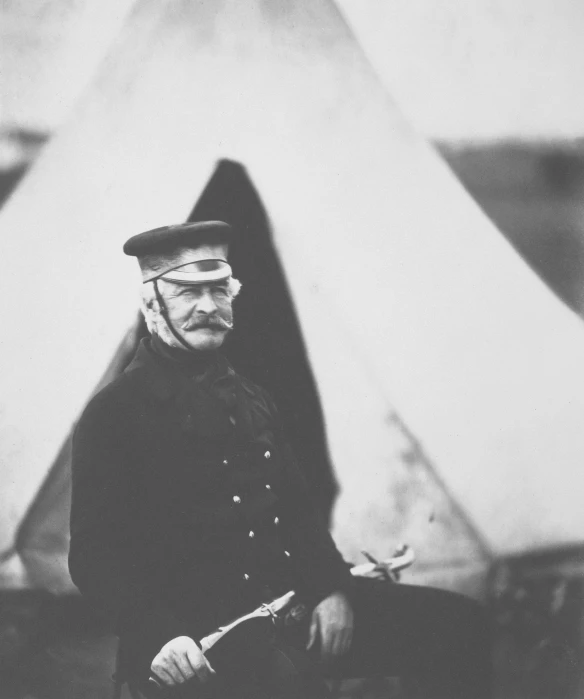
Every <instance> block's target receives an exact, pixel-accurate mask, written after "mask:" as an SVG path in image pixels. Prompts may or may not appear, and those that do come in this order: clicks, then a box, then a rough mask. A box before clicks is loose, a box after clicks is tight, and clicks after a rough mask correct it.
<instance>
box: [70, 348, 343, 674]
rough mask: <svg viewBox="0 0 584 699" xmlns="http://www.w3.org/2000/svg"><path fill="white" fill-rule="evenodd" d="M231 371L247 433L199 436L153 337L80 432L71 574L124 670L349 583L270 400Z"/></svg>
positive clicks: (180, 379)
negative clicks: (98, 613)
mask: <svg viewBox="0 0 584 699" xmlns="http://www.w3.org/2000/svg"><path fill="white" fill-rule="evenodd" d="M223 361H225V360H223ZM229 371H230V374H231V377H232V379H233V381H232V383H233V385H234V386H235V393H236V398H235V405H234V407H233V410H234V411H235V412H237V411H238V410H239V417H238V420H239V421H240V422H241V421H243V422H245V421H247V426H246V429H245V430H243V431H241V430H240V431H239V432H238V430H237V429H236V428H233V429H231V430H227V431H225V430H219V431H217V430H215V433H214V428H213V425H211V427H209V429H206V428H204V429H200V423H201V422H204V420H205V419H206V418H205V416H206V412H205V410H204V409H203V411H202V412H201V407H200V405H199V407H198V412H197V410H192V409H191V408H189V401H188V400H186V401H185V400H184V396H183V394H184V390H183V389H184V386H185V382H188V379H187V378H186V377H185V376H184V374H183V373H181V371H179V370H178V368H177V367H176V366H175V365H174V363H173V362H172V361H170V360H168V359H166V358H164V357H160V356H159V355H157V354H156V353H155V352H153V350H152V349H151V347H150V345H149V340H146V341H144V342H143V343H142V344H141V346H140V348H139V349H138V352H137V354H136V357H135V358H134V361H133V362H132V364H131V365H130V366H129V367H128V369H127V370H126V371H125V372H124V374H123V375H122V376H121V377H119V378H118V379H117V380H116V381H114V382H113V383H112V384H110V385H109V386H107V387H106V388H105V389H104V390H102V391H101V392H100V393H98V394H97V395H96V396H95V397H94V398H93V399H92V400H91V402H90V403H89V405H88V406H87V408H86V410H85V411H84V413H83V415H82V417H81V419H80V421H79V424H78V426H77V428H76V431H75V435H74V440H73V500H72V511H71V547H70V556H69V566H70V571H71V575H72V578H73V581H74V582H75V584H76V585H77V586H78V588H79V590H80V591H81V592H82V594H84V595H85V596H86V597H87V598H88V599H89V600H91V601H93V602H94V603H95V604H96V605H98V606H99V607H101V608H102V609H104V610H106V611H107V612H108V613H109V614H110V615H111V616H112V617H113V620H114V622H115V625H116V629H117V632H118V634H119V635H120V638H121V654H122V658H123V659H124V663H125V665H126V669H127V670H129V671H130V672H131V673H135V674H136V673H139V674H143V673H146V672H147V671H148V668H149V665H150V663H151V661H152V659H153V658H154V656H155V655H156V654H157V652H158V651H159V650H160V648H161V647H162V646H163V645H164V644H165V643H166V642H167V641H169V640H170V639H172V638H175V637H176V636H180V635H188V636H191V637H192V638H195V639H196V640H198V639H199V638H202V637H203V636H204V635H206V634H207V633H209V632H210V631H212V630H213V629H214V628H215V627H216V626H217V625H219V624H221V623H225V622H226V621H228V620H230V619H231V618H233V617H235V616H237V615H239V614H241V613H244V612H246V611H250V610H251V609H253V608H254V607H255V606H257V604H259V603H260V602H261V601H265V599H266V597H267V596H269V595H271V594H281V593H283V592H285V591H287V590H288V589H290V588H291V587H294V588H295V589H297V590H298V591H299V592H301V593H302V594H304V595H306V596H307V597H309V598H311V599H313V600H315V601H317V600H318V599H321V598H323V597H325V596H326V595H328V594H329V593H330V592H332V591H333V590H335V589H347V588H348V587H349V586H350V575H349V572H348V568H347V566H346V564H345V563H344V561H343V559H342V557H341V555H340V554H339V552H338V550H337V549H336V547H335V545H334V543H333V541H332V539H331V537H330V535H329V532H328V529H327V527H326V526H325V524H324V523H323V521H322V520H321V518H320V516H319V514H318V513H317V512H316V510H315V508H314V506H313V504H312V501H311V498H310V496H309V493H308V492H307V488H306V484H305V482H304V480H303V478H302V476H301V474H300V472H299V469H298V467H297V465H296V463H295V462H294V459H293V457H292V455H291V453H290V450H289V447H288V446H287V444H286V442H285V440H284V438H283V435H282V429H281V425H280V424H279V420H278V416H277V411H276V408H275V406H274V404H273V402H272V401H271V399H270V397H269V396H268V395H267V394H266V393H265V391H263V389H261V388H259V387H258V386H256V385H255V384H253V383H251V382H250V381H248V380H246V379H244V378H242V377H240V376H238V375H236V374H235V373H234V372H233V370H231V369H229ZM208 400H209V401H213V400H215V398H213V397H211V396H209V398H208ZM242 405H243V407H244V408H245V410H244V409H243V408H242ZM204 407H205V406H204V405H203V408H204Z"/></svg>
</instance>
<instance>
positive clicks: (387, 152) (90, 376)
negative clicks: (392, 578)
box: [0, 0, 584, 591]
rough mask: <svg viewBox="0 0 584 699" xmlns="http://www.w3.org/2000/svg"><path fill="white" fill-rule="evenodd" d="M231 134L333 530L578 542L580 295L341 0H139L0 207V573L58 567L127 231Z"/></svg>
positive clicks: (443, 546)
mask: <svg viewBox="0 0 584 699" xmlns="http://www.w3.org/2000/svg"><path fill="white" fill-rule="evenodd" d="M225 158H227V159H229V160H231V161H234V162H236V163H240V164H241V165H243V166H244V167H245V169H246V172H247V174H248V176H249V178H250V179H251V181H252V183H253V184H254V186H255V187H256V189H257V191H258V192H259V195H260V197H261V200H262V202H263V204H264V206H265V209H266V212H267V215H268V218H269V221H270V224H271V228H272V233H273V241H274V246H275V249H276V251H277V254H278V256H279V260H280V263H281V265H282V268H283V271H284V275H285V279H286V282H287V284H288V286H289V289H290V293H291V296H292V298H293V301H294V304H295V308H296V313H297V317H298V319H299V323H300V328H301V331H302V335H303V338H304V342H305V345H306V348H307V352H308V356H309V359H310V363H311V367H312V371H313V374H314V378H315V381H316V384H317V387H318V391H319V395H320V401H321V405H322V409H323V413H324V418H325V423H326V435H327V441H328V446H329V450H330V456H331V460H332V463H333V464H334V468H335V475H336V478H337V481H338V483H339V488H340V492H339V498H338V500H337V503H336V506H335V509H334V516H333V529H334V533H335V536H336V538H337V541H338V543H339V545H340V547H341V549H342V550H343V552H344V553H345V554H346V555H347V556H348V557H355V556H357V555H358V552H359V550H360V549H361V548H362V547H367V548H368V549H369V550H370V551H371V552H372V553H374V554H378V555H384V554H386V553H387V552H388V549H389V548H391V546H392V545H393V544H394V543H396V542H397V541H398V540H402V539H406V540H408V541H409V542H410V543H412V544H413V545H414V546H415V548H416V550H417V553H418V559H419V566H420V568H419V570H422V571H423V570H434V571H439V572H440V571H445V570H449V569H451V568H452V566H454V565H461V564H462V563H464V564H465V566H466V568H467V569H468V570H470V572H471V574H472V573H474V572H478V574H479V577H480V575H481V574H482V572H484V570H485V569H486V567H487V565H488V563H489V561H490V560H491V559H492V558H493V557H497V556H504V555H508V554H516V553H520V552H524V551H531V550H539V549H542V548H549V547H558V546H566V545H569V544H573V543H579V542H581V540H582V532H583V531H584V510H583V509H582V507H581V504H580V497H579V488H578V487H577V486H578V485H579V482H578V478H579V470H580V464H581V462H582V458H583V457H584V432H583V431H582V429H581V425H582V422H583V418H584V373H583V371H582V361H581V357H582V356H584V355H583V351H584V330H583V328H582V325H581V321H580V320H579V319H577V318H576V317H575V316H574V315H572V314H571V313H570V312H569V311H568V310H567V309H566V308H564V307H563V306H562V305H561V303H560V302H559V301H558V300H557V299H556V298H555V297H554V296H553V295H552V294H551V293H550V292H549V290H548V289H547V288H546V287H545V286H544V285H543V284H542V283H541V282H540V281H539V279H537V278H536V277H535V275H534V274H533V273H532V272H531V271H530V270H529V269H528V268H527V267H526V265H525V264H524V263H523V262H522V260H521V259H520V258H519V257H518V256H517V255H516V254H515V252H514V251H513V250H512V249H511V248H510V246H509V245H508V244H507V243H506V242H505V241H504V240H503V238H502V237H501V236H500V235H499V233H498V232H497V230H496V229H495V228H494V227H493V226H492V225H491V224H490V222H489V221H488V220H487V219H486V218H485V216H484V215H483V214H482V213H481V212H480V210H479V209H478V207H476V206H475V205H474V203H473V202H472V201H471V200H470V198H469V197H468V196H467V195H466V193H465V192H464V191H463V189H462V188H461V186H460V185H459V184H458V182H457V181H456V180H455V179H454V177H453V176H452V175H451V174H450V172H449V171H448V170H447V168H446V167H445V166H444V165H443V163H442V162H441V161H440V160H439V159H438V157H437V156H436V155H435V154H434V152H433V151H432V150H431V148H430V147H429V146H428V145H427V144H425V143H423V142H421V140H420V139H419V138H418V137H417V136H416V134H415V133H413V131H412V130H411V129H410V127H409V126H408V124H407V123H406V122H405V120H404V119H403V118H402V116H401V114H400V112H399V110H398V108H397V107H396V105H395V104H394V103H393V102H392V100H391V98H390V97H389V96H388V94H387V93H386V91H385V89H384V87H383V86H382V85H381V83H380V82H379V81H378V79H377V77H376V75H375V74H374V72H373V70H372V69H371V67H370V65H369V64H368V62H367V61H366V59H365V58H364V56H363V54H362V53H361V51H360V48H359V46H358V44H357V42H356V41H355V40H354V38H353V36H352V35H351V33H350V31H349V30H348V28H347V26H346V24H345V23H344V21H343V18H342V16H341V15H340V14H339V13H338V11H337V10H336V8H335V6H334V5H333V4H332V3H331V2H328V1H327V0H310V2H308V1H306V2H303V1H301V0H279V1H278V2H274V1H273V0H244V1H242V0H216V1H215V2H213V3H206V2H203V1H202V0H198V1H194V0H166V1H162V2H157V3H151V2H148V0H140V1H138V2H137V3H136V6H135V8H134V10H133V12H132V13H131V14H130V15H129V17H128V20H127V23H126V25H125V27H124V29H123V31H122V32H121V34H120V35H119V37H118V38H117V40H116V41H115V43H114V45H113V46H112V48H111V51H110V53H109V55H108V57H107V58H106V60H105V61H104V62H103V64H102V67H101V70H100V72H99V75H98V77H97V79H96V80H95V81H94V82H93V84H92V85H91V87H90V88H89V89H88V90H87V93H86V95H85V97H84V98H83V99H82V100H81V101H80V103H79V104H78V105H77V107H76V108H75V110H73V112H72V114H71V116H70V119H69V121H68V123H67V124H66V125H65V126H64V127H63V128H62V129H61V131H60V132H59V134H58V136H57V137H56V138H54V139H53V141H52V142H51V144H50V145H49V147H47V149H46V151H45V152H44V153H43V155H42V156H41V158H40V159H39V161H38V162H37V164H36V165H35V167H34V169H33V170H32V171H31V173H30V174H29V176H28V177H27V178H26V180H25V181H24V183H23V184H22V185H21V187H20V188H19V189H18V190H17V192H16V193H15V195H14V196H13V197H12V199H11V200H10V202H9V203H8V205H7V206H6V207H5V209H4V210H3V211H2V214H1V216H0V227H1V232H0V254H1V255H2V259H3V260H4V261H5V263H4V264H5V269H4V273H3V275H2V277H1V278H0V289H1V294H2V298H4V299H5V300H6V302H5V309H4V328H3V330H4V333H3V340H2V342H1V343H0V358H1V361H2V364H3V366H4V367H5V371H4V377H3V390H2V393H1V398H0V400H1V401H2V405H1V409H2V417H1V423H0V463H1V464H2V466H1V468H2V474H3V489H2V496H1V497H2V507H1V508H0V547H1V549H2V550H3V551H6V552H7V553H6V555H5V556H4V563H3V566H2V569H1V570H2V575H3V580H4V584H5V585H40V586H45V587H48V588H50V589H52V590H54V591H66V590H67V589H69V587H70V582H69V581H68V578H67V575H66V570H65V566H64V557H63V553H64V549H65V548H66V516H64V515H66V499H67V497H66V496H67V471H66V463H67V458H66V447H63V444H66V439H67V436H68V435H69V434H70V431H71V428H72V426H73V424H74V422H75V420H76V418H77V417H78V415H79V414H80V411H81V410H82V408H83V406H84V404H85V403H86V402H87V400H88V398H89V396H90V395H91V394H92V393H93V391H94V390H95V389H96V386H97V385H98V384H99V382H100V381H101V379H102V377H103V376H104V371H106V368H107V367H108V366H109V365H110V363H111V361H112V357H113V356H118V355H117V352H118V349H119V344H120V339H121V338H123V337H124V336H125V335H126V333H127V332H128V328H131V327H133V325H134V323H135V313H136V306H137V292H136V286H137V275H136V273H135V271H134V269H133V263H132V261H130V260H128V259H127V258H124V256H123V255H122V254H121V252H120V249H121V244H122V242H123V240H124V239H125V238H126V237H127V236H128V235H129V234H131V233H134V232H137V231H140V230H143V229H146V228H151V227H153V226H156V225H161V224H164V223H168V222H175V221H180V220H184V219H185V218H186V217H187V216H188V215H189V212H190V211H191V209H192V207H193V205H194V203H195V202H196V201H197V199H198V197H199V195H200V193H201V192H202V191H203V189H204V188H205V185H206V184H207V182H208V180H209V178H210V177H211V175H212V173H213V172H214V169H215V167H216V164H217V162H218V161H220V160H221V159H225ZM243 293H245V292H243ZM267 293H269V290H267ZM56 459H57V460H59V459H60V463H61V464H65V466H64V467H63V468H62V469H59V468H57V469H56V471H53V473H61V474H63V476H62V479H61V481H59V480H58V478H55V477H51V478H49V480H48V481H47V480H46V478H47V474H48V473H49V472H50V470H51V467H52V465H53V464H55V460H56ZM43 483H45V486H44V487H43V488H42V489H41V491H40V499H39V498H37V495H38V494H39V488H40V487H41V484H43ZM59 483H61V487H56V486H57V485H58V484H59ZM55 484H56V485H55ZM51 493H52V494H53V495H52V496H51ZM43 502H44V503H45V506H43ZM51 503H52V504H51ZM49 521H50V522H53V523H54V524H55V527H54V530H53V535H52V536H50V537H43V536H42V535H41V536H39V532H41V533H42V532H45V533H46V532H47V526H48V525H47V523H48V522H49ZM47 540H48V543H47ZM39 551H40V552H39ZM48 561H50V565H49V563H48ZM49 571H50V572H49ZM438 577H439V576H438ZM445 584H448V583H447V582H445Z"/></svg>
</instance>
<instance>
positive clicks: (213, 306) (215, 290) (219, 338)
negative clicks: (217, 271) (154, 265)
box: [159, 280, 233, 351]
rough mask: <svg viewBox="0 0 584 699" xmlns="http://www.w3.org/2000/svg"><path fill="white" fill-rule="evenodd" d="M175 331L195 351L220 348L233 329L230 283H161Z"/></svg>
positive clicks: (162, 281) (160, 286) (161, 289)
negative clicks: (228, 284)
mask: <svg viewBox="0 0 584 699" xmlns="http://www.w3.org/2000/svg"><path fill="white" fill-rule="evenodd" d="M159 288H160V293H161V294H162V296H163V298H164V301H165V303H166V308H167V310H168V317H169V318H170V322H171V323H172V325H173V327H174V329H175V330H176V332H177V333H178V334H179V335H180V336H181V337H182V338H183V340H185V342H187V344H188V345H189V346H190V347H192V348H193V349H195V350H199V351H209V350H215V349H218V348H219V347H221V345H222V344H223V342H224V340H225V337H226V336H227V334H228V333H229V331H230V330H231V328H232V327H233V309H232V301H233V299H232V297H231V294H230V293H229V289H228V286H227V282H215V283H211V284H196V285H188V286H187V285H184V284H175V283H174V282H168V281H164V280H161V281H160V283H159Z"/></svg>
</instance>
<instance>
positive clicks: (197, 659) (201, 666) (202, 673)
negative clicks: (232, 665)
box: [187, 646, 215, 682]
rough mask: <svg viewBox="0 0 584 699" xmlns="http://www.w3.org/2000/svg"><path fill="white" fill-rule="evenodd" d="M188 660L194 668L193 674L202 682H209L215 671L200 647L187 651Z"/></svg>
mask: <svg viewBox="0 0 584 699" xmlns="http://www.w3.org/2000/svg"><path fill="white" fill-rule="evenodd" d="M187 659H188V662H189V665H190V666H191V667H192V670H193V673H194V674H195V675H196V676H197V678H198V679H199V681H200V682H207V681H208V680H209V679H210V678H211V677H212V675H214V674H215V670H213V668H212V667H211V663H210V662H209V661H208V660H207V658H206V657H205V656H204V655H203V652H202V651H201V649H200V648H199V647H198V646H195V647H194V648H189V649H188V651H187Z"/></svg>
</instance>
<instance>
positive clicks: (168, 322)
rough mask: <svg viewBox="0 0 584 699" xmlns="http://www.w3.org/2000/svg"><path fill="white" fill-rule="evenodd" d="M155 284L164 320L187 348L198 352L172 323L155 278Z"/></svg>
mask: <svg viewBox="0 0 584 699" xmlns="http://www.w3.org/2000/svg"><path fill="white" fill-rule="evenodd" d="M153 284H154V293H155V294H156V300H157V301H158V306H159V308H160V315H161V316H162V317H163V318H164V322H165V323H166V325H167V327H168V329H169V330H170V332H171V333H172V334H173V335H174V337H175V339H177V340H178V341H179V342H180V344H181V345H182V346H183V347H184V348H185V349H186V350H188V351H189V352H196V351H197V350H196V349H195V348H194V347H191V346H190V345H189V343H188V342H187V341H186V340H184V339H183V338H182V337H181V336H180V335H179V334H178V331H177V330H176V329H175V327H174V325H173V324H172V323H171V321H170V317H169V315H168V310H167V308H166V304H165V303H164V299H163V298H162V294H161V293H160V289H159V288H158V279H154V280H153Z"/></svg>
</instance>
